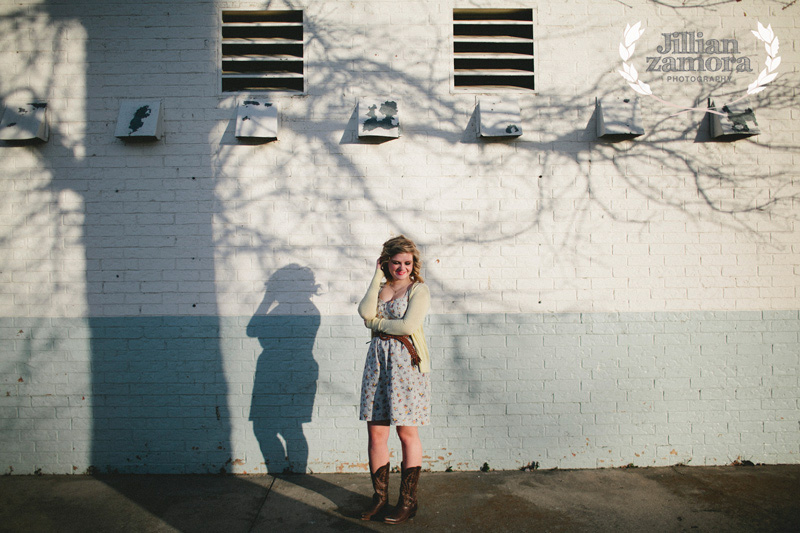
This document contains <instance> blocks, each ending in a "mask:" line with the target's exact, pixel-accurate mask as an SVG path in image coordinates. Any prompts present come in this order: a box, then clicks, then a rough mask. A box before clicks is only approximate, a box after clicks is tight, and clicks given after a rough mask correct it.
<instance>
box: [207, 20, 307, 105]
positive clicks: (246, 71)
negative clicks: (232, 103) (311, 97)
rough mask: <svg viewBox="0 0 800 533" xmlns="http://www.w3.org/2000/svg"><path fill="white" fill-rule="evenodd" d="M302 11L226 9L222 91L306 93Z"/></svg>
mask: <svg viewBox="0 0 800 533" xmlns="http://www.w3.org/2000/svg"><path fill="white" fill-rule="evenodd" d="M304 82H305V78H304V74H303V12H302V11H223V12H222V90H223V92H231V91H297V92H303V91H304V90H305V86H304Z"/></svg>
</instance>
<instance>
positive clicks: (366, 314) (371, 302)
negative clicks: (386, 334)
mask: <svg viewBox="0 0 800 533" xmlns="http://www.w3.org/2000/svg"><path fill="white" fill-rule="evenodd" d="M382 280H383V271H382V270H381V269H380V267H378V268H377V269H376V270H375V275H374V276H372V281H370V282H369V288H367V293H366V294H365V295H364V298H362V299H361V303H359V304H358V314H359V315H361V318H363V319H364V320H369V319H371V318H375V314H376V313H377V312H378V293H379V292H380V290H381V281H382Z"/></svg>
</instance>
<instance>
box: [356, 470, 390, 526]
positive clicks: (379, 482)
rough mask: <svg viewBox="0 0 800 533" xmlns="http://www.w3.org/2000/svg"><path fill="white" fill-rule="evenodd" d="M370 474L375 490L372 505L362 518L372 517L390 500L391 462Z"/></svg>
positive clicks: (368, 518)
mask: <svg viewBox="0 0 800 533" xmlns="http://www.w3.org/2000/svg"><path fill="white" fill-rule="evenodd" d="M370 476H371V477H372V488H373V489H374V490H375V492H374V494H373V495H372V507H370V508H369V509H367V510H366V511H364V512H363V513H361V520H370V519H372V517H373V516H375V515H376V514H378V512H379V511H380V510H381V509H383V507H384V506H385V505H386V503H387V502H388V501H389V463H386V464H385V465H383V466H382V467H380V468H379V469H377V470H376V471H375V473H372V472H370Z"/></svg>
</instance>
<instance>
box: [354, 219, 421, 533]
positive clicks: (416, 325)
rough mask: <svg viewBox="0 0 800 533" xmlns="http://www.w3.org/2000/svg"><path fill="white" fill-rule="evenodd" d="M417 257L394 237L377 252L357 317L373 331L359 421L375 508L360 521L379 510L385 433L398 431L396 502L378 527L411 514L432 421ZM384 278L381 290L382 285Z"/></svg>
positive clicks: (384, 486) (385, 470)
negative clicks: (424, 434) (424, 432)
mask: <svg viewBox="0 0 800 533" xmlns="http://www.w3.org/2000/svg"><path fill="white" fill-rule="evenodd" d="M421 263H422V261H421V260H420V254H419V250H417V247H416V245H415V244H414V243H413V242H412V241H411V240H410V239H407V238H406V237H405V236H403V235H400V236H399V237H395V238H393V239H389V240H388V241H386V242H385V243H383V250H382V251H381V255H380V258H379V259H378V263H377V266H376V269H375V275H374V276H373V277H372V282H370V285H369V288H368V289H367V294H365V295H364V298H363V299H362V300H361V303H360V304H358V314H359V315H361V318H363V319H364V325H366V326H367V328H369V329H370V330H372V341H371V342H370V345H369V352H368V353H367V361H366V363H365V364H364V378H363V380H362V383H361V412H360V418H361V420H366V421H367V432H368V435H369V445H368V450H369V468H370V473H371V475H372V486H373V488H374V489H375V493H374V494H373V496H372V500H373V505H372V507H370V508H369V509H368V510H367V511H365V512H364V513H363V514H362V515H361V518H362V520H370V519H372V517H373V516H375V515H376V514H378V512H380V511H381V509H383V507H384V506H385V505H386V502H387V500H388V491H389V444H388V443H389V433H390V426H396V427H397V436H398V437H399V438H400V444H401V446H402V450H403V462H402V465H401V466H402V470H401V471H402V475H401V479H402V481H401V483H400V498H399V500H398V503H397V507H396V508H395V509H394V511H392V512H391V513H389V515H388V516H386V517H385V518H384V522H387V523H390V524H400V523H403V522H405V521H406V520H408V519H409V518H411V517H412V516H414V515H415V514H416V512H417V482H418V481H419V473H420V469H421V467H422V443H421V442H420V439H419V433H418V432H417V426H421V425H423V424H427V423H428V422H429V421H430V379H429V375H428V373H429V372H430V357H429V355H428V346H427V344H426V342H425V334H424V332H423V330H422V321H423V320H424V319H425V315H426V314H427V312H428V308H429V307H430V300H431V298H430V292H429V291H428V286H427V285H425V283H424V281H423V279H422V276H421V275H420V265H421ZM384 278H386V283H382V281H383V279H384Z"/></svg>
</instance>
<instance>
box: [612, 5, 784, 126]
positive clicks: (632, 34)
mask: <svg viewBox="0 0 800 533" xmlns="http://www.w3.org/2000/svg"><path fill="white" fill-rule="evenodd" d="M751 31H752V33H753V35H755V36H756V38H757V39H758V40H759V41H762V42H763V43H764V47H765V48H766V50H767V59H766V61H765V63H764V64H765V67H764V69H763V70H762V71H761V72H760V73H759V74H758V77H757V78H756V79H755V81H754V82H753V83H751V84H750V85H748V86H747V93H746V94H745V95H744V96H742V97H741V98H738V99H736V100H734V101H733V102H730V104H734V103H736V102H739V101H740V100H743V99H745V98H747V97H748V96H749V95H751V94H756V93H759V92H761V91H763V90H764V89H766V86H767V84H768V83H770V82H771V81H772V80H774V79H775V78H776V77H777V76H778V73H777V72H776V70H777V69H778V66H780V64H781V58H780V56H779V55H778V50H779V48H780V45H779V41H778V36H777V35H775V32H773V31H772V25H771V24H770V25H769V26H767V27H766V28H765V27H764V25H763V24H761V22H760V21H759V22H758V31H756V30H751ZM642 35H644V28H642V23H641V21H639V22H637V23H636V24H634V25H633V26H631V25H630V24H626V25H625V31H624V32H623V34H622V42H621V43H619V56H620V57H621V58H622V70H618V71H617V72H619V74H620V75H621V76H622V77H623V78H624V79H625V81H627V82H628V85H630V86H631V89H633V90H634V91H636V92H637V93H639V94H641V95H643V96H649V97H651V98H654V99H656V100H658V101H659V102H661V103H662V104H665V105H668V106H671V107H675V108H678V109H682V110H683V111H681V112H679V113H675V115H680V114H682V113H687V112H689V111H703V112H705V113H715V114H717V115H722V116H726V115H725V113H720V112H718V111H714V110H711V109H706V108H701V107H685V106H681V105H678V104H673V103H672V102H668V101H666V100H662V99H661V98H659V97H657V96H656V95H654V94H653V90H652V89H650V86H649V85H648V84H646V83H645V82H643V81H642V80H640V79H639V72H638V71H637V70H636V67H635V66H634V65H633V62H631V63H630V64H629V63H628V60H630V59H631V58H632V57H633V52H634V50H636V41H638V40H639V39H640V38H641V36H642ZM730 104H729V105H730ZM675 115H672V116H675Z"/></svg>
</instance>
